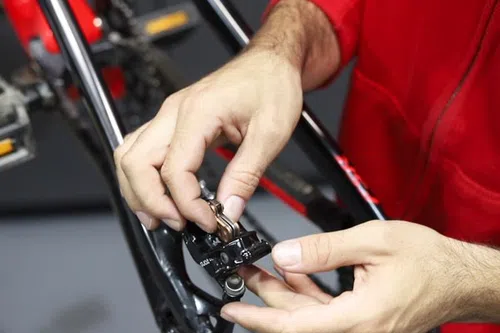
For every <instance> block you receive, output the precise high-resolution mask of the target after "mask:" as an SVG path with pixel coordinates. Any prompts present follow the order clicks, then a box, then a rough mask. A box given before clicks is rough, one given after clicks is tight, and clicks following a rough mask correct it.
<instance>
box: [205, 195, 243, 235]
mask: <svg viewBox="0 0 500 333" xmlns="http://www.w3.org/2000/svg"><path fill="white" fill-rule="evenodd" d="M208 205H209V206H210V208H211V209H212V211H213V212H214V215H215V220H216V221H217V225H218V233H217V235H218V236H219V238H220V239H221V240H222V241H224V242H226V243H228V242H230V241H232V240H233V239H235V238H236V237H238V235H239V234H240V226H239V224H238V223H234V222H233V221H231V220H230V219H229V218H228V217H227V216H226V215H224V213H223V212H224V206H223V205H222V204H221V203H220V202H219V201H217V200H215V199H212V200H209V201H208Z"/></svg>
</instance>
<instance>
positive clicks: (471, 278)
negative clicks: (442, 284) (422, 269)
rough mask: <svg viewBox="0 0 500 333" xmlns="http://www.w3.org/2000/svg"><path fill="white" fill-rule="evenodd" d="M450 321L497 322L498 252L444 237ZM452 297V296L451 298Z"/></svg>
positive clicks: (499, 303)
mask: <svg viewBox="0 0 500 333" xmlns="http://www.w3.org/2000/svg"><path fill="white" fill-rule="evenodd" d="M445 242H446V247H447V254H448V256H447V257H448V260H449V264H448V268H446V271H447V274H448V277H449V279H448V282H449V285H448V286H447V287H446V289H447V294H448V296H450V299H452V300H453V304H451V308H452V309H451V312H450V316H449V318H448V319H449V321H454V322H498V321H500V251H498V250H495V249H492V248H490V247H487V246H484V245H477V244H471V243H466V242H462V241H458V240H455V239H451V238H446V239H445ZM452 294H454V296H452Z"/></svg>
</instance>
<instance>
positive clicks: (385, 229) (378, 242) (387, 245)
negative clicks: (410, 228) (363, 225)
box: [367, 220, 398, 253]
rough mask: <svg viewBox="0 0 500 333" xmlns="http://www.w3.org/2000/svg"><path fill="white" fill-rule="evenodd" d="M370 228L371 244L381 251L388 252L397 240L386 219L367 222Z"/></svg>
mask: <svg viewBox="0 0 500 333" xmlns="http://www.w3.org/2000/svg"><path fill="white" fill-rule="evenodd" d="M367 223H368V225H367V226H368V227H369V228H370V230H369V232H370V234H371V236H372V241H373V245H374V246H376V247H377V248H378V249H380V250H381V252H384V253H390V252H391V249H392V248H393V246H394V245H395V243H397V242H398V239H397V235H396V232H395V230H394V228H393V226H392V225H391V223H389V222H388V221H378V220H375V221H370V222H367Z"/></svg>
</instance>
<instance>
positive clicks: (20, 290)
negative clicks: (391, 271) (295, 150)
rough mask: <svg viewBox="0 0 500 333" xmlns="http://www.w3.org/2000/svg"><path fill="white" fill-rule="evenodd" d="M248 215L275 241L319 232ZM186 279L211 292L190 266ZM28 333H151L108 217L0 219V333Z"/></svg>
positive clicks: (270, 202)
mask: <svg viewBox="0 0 500 333" xmlns="http://www.w3.org/2000/svg"><path fill="white" fill-rule="evenodd" d="M249 209H250V210H251V212H252V213H254V214H255V215H256V216H257V217H258V218H259V219H260V220H261V221H263V222H266V223H267V224H268V226H269V228H270V229H271V230H272V231H274V232H279V235H281V239H285V238H290V237H297V236H301V235H305V234H310V233H315V232H318V230H317V229H316V228H315V227H313V226H311V225H310V224H308V223H307V222H305V221H304V220H303V219H301V218H300V217H299V216H298V215H296V214H294V213H292V212H291V211H290V210H288V208H286V207H285V206H284V205H283V204H281V203H280V202H278V201H277V200H275V199H272V198H270V197H268V196H259V197H255V198H254V199H253V200H252V201H251V203H250V205H249ZM261 264H262V265H263V266H264V267H267V268H268V269H269V268H271V266H270V262H269V260H268V259H264V260H263V261H262V263H261ZM188 271H189V272H190V275H191V276H192V277H193V279H194V281H195V282H196V283H198V284H200V285H203V286H205V287H206V288H208V289H209V290H211V291H213V292H217V291H216V289H214V288H213V287H212V286H213V285H212V284H211V283H209V282H208V281H207V279H206V277H205V274H204V273H203V272H202V271H201V270H200V269H199V268H198V267H197V266H196V265H194V264H193V263H192V262H190V263H189V267H188ZM322 278H324V279H325V280H327V281H329V283H331V284H334V283H335V274H333V273H331V274H328V275H323V276H322ZM244 301H247V302H251V303H254V304H261V303H260V302H259V301H258V299H257V298H256V297H255V296H254V295H252V294H250V293H247V295H246V296H245V298H244ZM235 331H236V332H244V330H243V329H242V328H241V327H237V329H236V330H235ZM31 332H40V333H49V332H50V333H63V332H64V333H97V332H100V333H101V332H102V333H114V332H116V333H124V332H134V333H135V332H141V333H143V332H158V330H157V328H156V327H155V324H154V322H153V318H152V315H151V313H150V312H149V309H148V305H147V301H146V298H145V296H144V294H143V293H142V290H141V287H140V284H139V280H138V277H137V275H136V273H135V270H134V267H133V265H132V261H131V258H130V257H129V255H128V253H127V248H126V244H125V242H124V240H123V238H122V235H121V232H120V229H119V225H118V222H117V220H116V219H115V217H114V216H112V215H110V214H95V215H87V216H80V215H78V216H64V217H60V216H59V217H39V218H30V219H5V218H3V219H0V333H31Z"/></svg>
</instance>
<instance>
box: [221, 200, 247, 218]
mask: <svg viewBox="0 0 500 333" xmlns="http://www.w3.org/2000/svg"><path fill="white" fill-rule="evenodd" d="M244 209H245V200H243V199H242V198H241V197H239V196H237V195H232V196H230V197H229V198H227V199H226V202H224V215H226V216H227V217H229V218H230V219H231V220H232V221H238V220H239V219H240V217H241V214H243V210H244Z"/></svg>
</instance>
